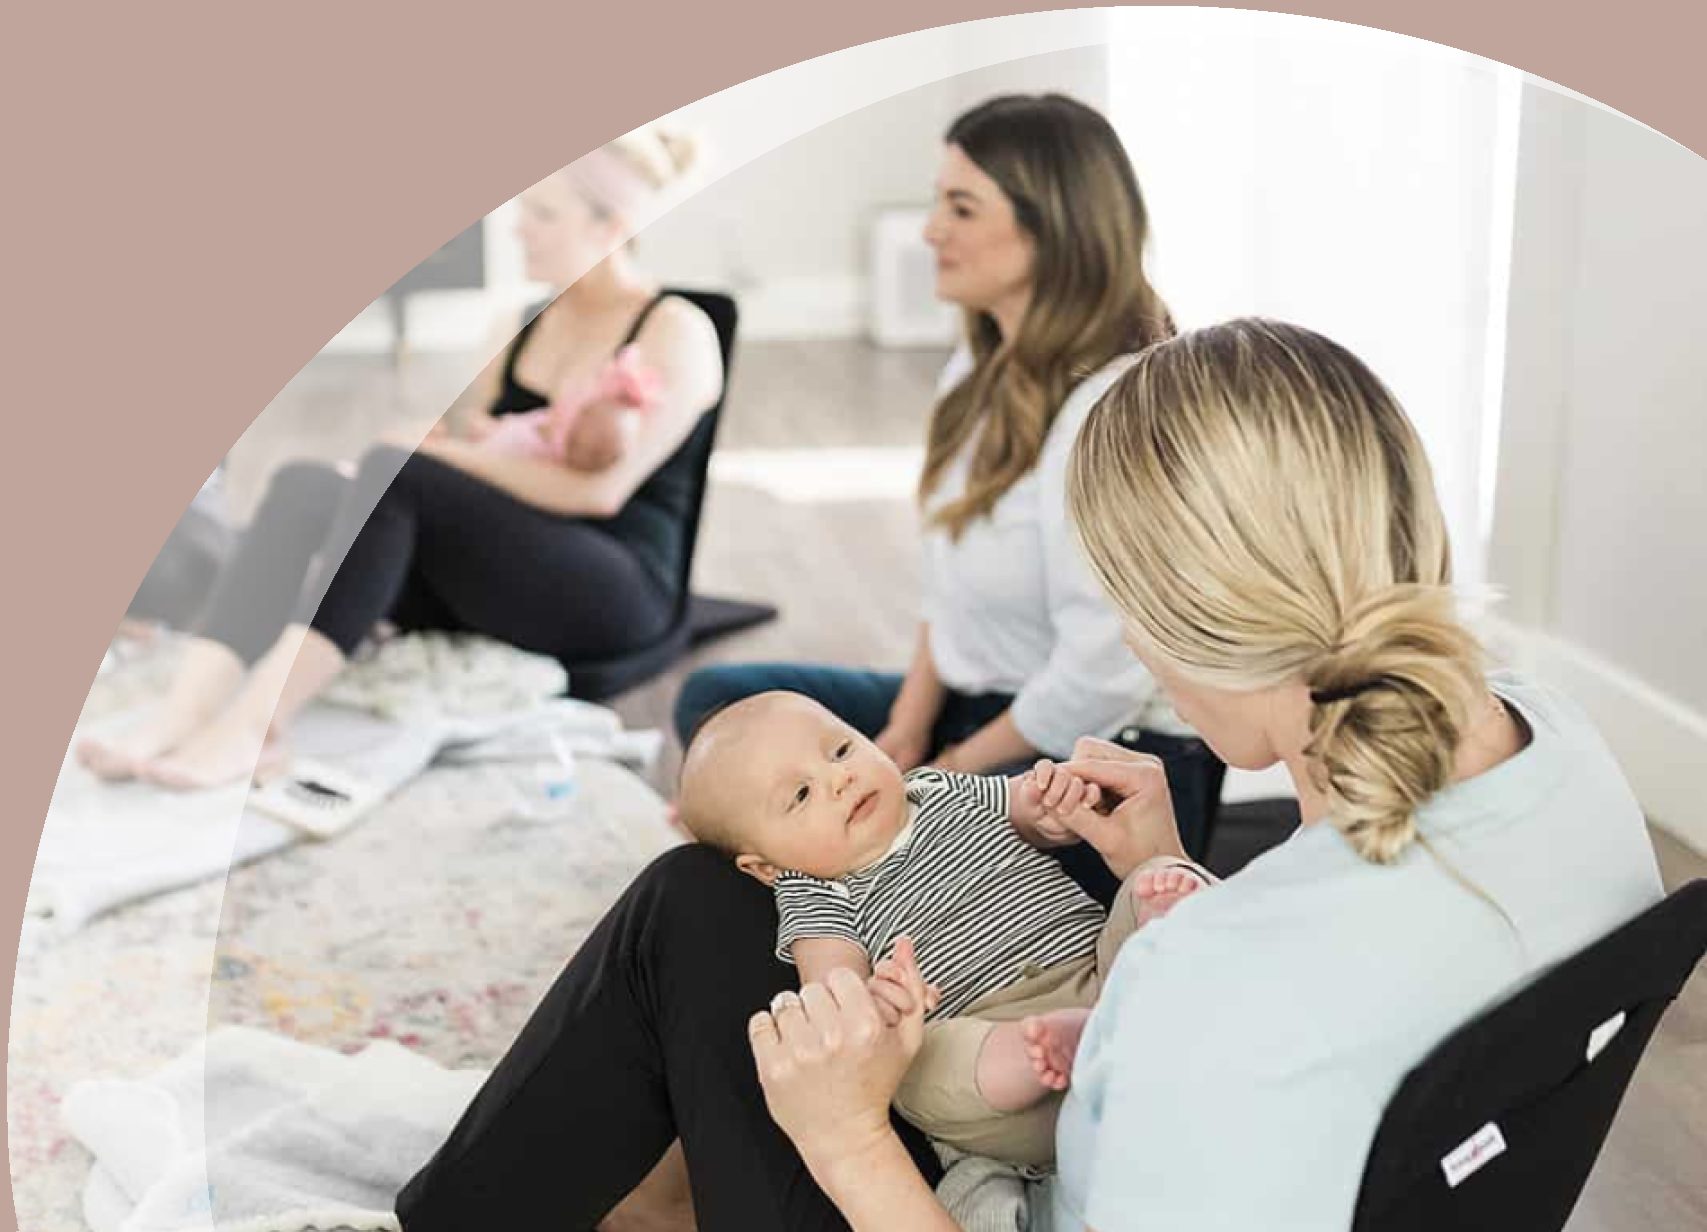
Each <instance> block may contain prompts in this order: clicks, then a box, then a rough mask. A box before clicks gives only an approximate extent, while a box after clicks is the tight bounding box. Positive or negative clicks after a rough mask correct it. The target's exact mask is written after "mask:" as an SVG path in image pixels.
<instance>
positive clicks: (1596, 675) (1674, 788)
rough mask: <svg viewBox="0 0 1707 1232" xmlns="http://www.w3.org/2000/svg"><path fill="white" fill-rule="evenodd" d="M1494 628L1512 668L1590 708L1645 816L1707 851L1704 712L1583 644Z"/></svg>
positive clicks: (1706, 724)
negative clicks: (1696, 709) (1668, 694)
mask: <svg viewBox="0 0 1707 1232" xmlns="http://www.w3.org/2000/svg"><path fill="white" fill-rule="evenodd" d="M1493 632H1494V636H1493V638H1492V639H1491V640H1492V641H1493V644H1494V647H1495V649H1496V651H1497V652H1499V653H1501V654H1502V655H1503V656H1504V657H1506V658H1507V659H1508V661H1510V662H1511V663H1512V665H1513V666H1515V667H1517V668H1519V669H1520V670H1522V671H1524V672H1527V673H1528V674H1530V675H1532V676H1534V677H1535V678H1536V679H1537V680H1540V681H1543V682H1545V683H1547V684H1549V685H1552V686H1554V687H1555V688H1557V689H1559V691H1560V692H1562V693H1564V694H1565V695H1566V696H1568V697H1570V698H1571V699H1572V700H1573V701H1575V702H1576V703H1577V704H1578V705H1579V706H1581V707H1582V708H1583V709H1584V710H1586V711H1587V712H1588V714H1589V717H1590V718H1592V719H1593V720H1594V723H1595V725H1596V726H1597V727H1598V728H1599V729H1600V732H1601V735H1602V736H1604V737H1605V738H1606V742H1607V744H1609V745H1610V746H1611V747H1612V752H1613V754H1614V756H1616V757H1617V758H1618V763H1619V765H1620V766H1622V767H1623V769H1624V776H1625V777H1626V778H1627V779H1629V780H1630V786H1631V787H1632V788H1633V789H1634V790H1635V792H1636V798H1637V799H1638V800H1640V801H1641V804H1642V811H1643V812H1645V813H1646V814H1647V815H1648V817H1649V819H1650V820H1652V821H1653V822H1654V824H1655V825H1657V826H1659V827H1660V828H1661V829H1663V830H1665V831H1666V832H1667V833H1668V834H1670V835H1672V836H1673V837H1674V838H1676V839H1678V841H1680V842H1682V843H1685V844H1687V845H1688V846H1690V847H1692V848H1694V849H1695V850H1696V851H1698V852H1700V853H1702V854H1703V855H1707V715H1703V714H1700V713H1698V712H1697V711H1695V710H1692V709H1690V708H1689V707H1688V706H1685V705H1684V704H1683V703H1682V702H1679V701H1678V700H1677V699H1675V698H1673V697H1669V696H1667V695H1666V694H1665V693H1662V692H1661V691H1660V690H1658V689H1656V688H1654V687H1653V686H1652V685H1650V684H1648V683H1647V682H1645V681H1643V680H1639V679H1637V678H1636V677H1635V676H1634V675H1632V674H1631V673H1630V672H1629V671H1627V670H1625V669H1624V668H1621V667H1619V666H1618V665H1616V664H1614V663H1611V662H1609V661H1608V660H1606V659H1604V658H1602V657H1601V656H1599V655H1597V654H1595V653H1594V652H1593V651H1590V650H1587V649H1585V648H1583V647H1582V646H1579V645H1576V644H1574V643H1571V642H1567V641H1564V640H1562V639H1560V638H1557V637H1554V636H1552V635H1550V634H1547V633H1542V632H1539V631H1536V630H1531V629H1524V628H1521V627H1518V626H1514V625H1511V624H1508V623H1502V622H1496V623H1495V625H1494V630H1493Z"/></svg>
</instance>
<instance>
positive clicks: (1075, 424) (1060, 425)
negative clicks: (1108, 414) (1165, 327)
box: [1043, 355, 1137, 461]
mask: <svg viewBox="0 0 1707 1232" xmlns="http://www.w3.org/2000/svg"><path fill="white" fill-rule="evenodd" d="M1136 358H1137V356H1136V355H1116V356H1115V357H1114V358H1113V359H1111V360H1109V361H1108V362H1107V363H1106V364H1104V365H1103V366H1102V367H1100V368H1098V369H1097V370H1096V371H1095V372H1092V373H1089V374H1088V375H1086V376H1084V377H1082V378H1081V379H1080V380H1079V382H1078V383H1077V384H1076V385H1074V386H1073V387H1072V389H1070V390H1069V391H1068V392H1067V397H1066V400H1065V401H1063V402H1062V403H1061V409H1060V410H1059V411H1057V412H1056V414H1055V419H1054V422H1053V423H1051V424H1050V425H1049V435H1048V436H1047V437H1046V438H1045V440H1044V445H1043V448H1044V452H1045V453H1052V454H1056V455H1059V456H1060V457H1061V458H1062V459H1063V461H1064V459H1065V457H1066V454H1067V453H1068V451H1069V450H1071V448H1072V445H1073V442H1074V441H1075V440H1077V439H1078V436H1079V429H1081V428H1083V427H1084V426H1085V420H1087V419H1089V418H1090V414H1091V411H1092V410H1093V409H1095V407H1096V404H1097V403H1098V402H1099V401H1101V399H1102V396H1103V395H1104V394H1106V393H1107V392H1108V391H1109V390H1110V389H1111V388H1112V387H1113V385H1114V383H1115V382H1116V381H1118V380H1119V379H1120V377H1121V374H1122V373H1124V372H1125V371H1126V370H1127V369H1128V368H1130V367H1131V366H1132V361H1133V360H1135V359H1136Z"/></svg>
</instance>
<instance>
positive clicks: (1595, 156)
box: [1492, 84, 1707, 849]
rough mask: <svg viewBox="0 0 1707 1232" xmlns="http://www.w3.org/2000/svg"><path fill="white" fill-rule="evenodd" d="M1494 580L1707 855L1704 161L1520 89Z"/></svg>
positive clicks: (1544, 652) (1558, 99) (1645, 788)
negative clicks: (1706, 775) (1706, 780)
mask: <svg viewBox="0 0 1707 1232" xmlns="http://www.w3.org/2000/svg"><path fill="white" fill-rule="evenodd" d="M1514 240H1515V243H1514V252H1513V267H1512V276H1511V303H1510V337H1511V350H1510V353H1509V355H1508V362H1507V372H1506V382H1505V400H1504V421H1503V432H1502V442H1501V465H1500V468H1499V472H1498V483H1499V488H1498V494H1497V499H1496V517H1495V521H1494V533H1493V540H1492V544H1493V550H1492V569H1493V576H1494V580H1495V581H1497V582H1499V583H1501V584H1502V585H1503V586H1504V587H1505V588H1506V590H1507V592H1508V595H1509V598H1508V602H1507V605H1506V607H1507V612H1508V614H1509V616H1510V617H1511V618H1512V619H1513V620H1514V621H1515V622H1516V623H1517V624H1518V625H1519V626H1520V628H1519V634H1520V636H1526V637H1527V638H1528V640H1529V642H1530V644H1531V654H1532V655H1533V656H1534V657H1535V661H1536V662H1538V663H1539V664H1540V665H1541V667H1542V669H1543V670H1545V671H1547V672H1550V673H1552V674H1554V675H1556V676H1557V677H1558V678H1559V679H1560V681H1561V682H1562V683H1566V684H1567V685H1568V687H1571V688H1572V691H1573V692H1574V693H1576V694H1577V695H1578V696H1579V697H1580V698H1582V699H1583V700H1585V701H1587V702H1589V704H1590V705H1591V708H1593V709H1595V710H1596V712H1597V717H1598V718H1599V719H1600V721H1601V725H1602V727H1603V729H1604V730H1606V731H1607V734H1608V736H1609V737H1610V738H1611V739H1612V740H1613V742H1614V744H1615V745H1616V746H1617V747H1618V750H1619V753H1620V755H1621V758H1622V760H1623V761H1624V764H1625V767H1626V770H1627V772H1628V773H1629V774H1630V776H1631V778H1632V780H1633V781H1634V782H1635V784H1636V787H1637V790H1638V792H1639V794H1641V795H1642V796H1643V802H1644V804H1645V805H1646V806H1647V807H1648V808H1649V809H1650V811H1651V812H1652V813H1653V814H1654V815H1655V816H1656V818H1658V819H1659V820H1660V821H1662V822H1663V823H1666V824H1668V825H1669V826H1670V827H1671V828H1673V829H1675V830H1678V831H1679V832H1681V833H1684V834H1685V835H1686V836H1689V837H1691V838H1692V839H1693V840H1694V841H1695V842H1696V844H1697V845H1698V846H1701V847H1703V848H1704V849H1707V799H1704V798H1703V796H1702V794H1701V791H1700V783H1701V778H1702V773H1703V771H1704V770H1707V431H1704V430H1703V429H1704V426H1707V345H1703V340H1702V320H1703V317H1702V312H1701V307H1700V305H1701V299H1702V295H1703V289H1704V288H1707V162H1704V161H1703V160H1702V159H1701V158H1699V157H1697V156H1696V155H1694V154H1692V153H1691V152H1690V151H1688V150H1686V149H1684V148H1683V147H1682V146H1679V145H1677V144H1676V143H1674V142H1672V141H1670V140H1668V139H1667V138H1665V137H1663V136H1661V135H1659V134H1658V133H1655V132H1652V131H1651V130H1648V129H1645V128H1643V127H1642V126H1641V125H1638V124H1636V123H1634V122H1632V121H1629V120H1626V119H1623V118H1621V117H1619V116H1616V115H1613V114H1611V113H1609V112H1606V111H1603V110H1601V109H1599V108H1597V107H1595V106H1593V105H1592V104H1589V103H1587V102H1582V101H1579V100H1576V99H1574V98H1570V97H1567V96H1564V95H1560V94H1557V93H1555V92H1554V91H1552V90H1550V89H1548V88H1546V87H1544V86H1539V85H1535V84H1530V85H1528V86H1526V88H1525V96H1524V103H1523V121H1522V146H1521V152H1520V161H1519V172H1518V180H1517V201H1516V219H1515V229H1514Z"/></svg>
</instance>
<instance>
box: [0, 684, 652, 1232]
mask: <svg viewBox="0 0 1707 1232" xmlns="http://www.w3.org/2000/svg"><path fill="white" fill-rule="evenodd" d="M112 692H113V690H112V689H110V688H109V689H107V690H106V691H105V694H106V695H105V696H101V695H102V694H103V690H102V688H101V687H100V686H98V687H97V690H96V694H95V695H92V697H91V707H97V706H102V705H111V704H113V699H112V696H111V694H112ZM92 713H93V711H92V710H87V709H86V714H91V715H92ZM579 769H580V774H579V781H578V789H577V791H576V793H575V795H574V797H573V799H572V802H571V804H570V806H569V807H568V808H567V809H565V810H564V811H563V812H562V814H561V815H560V816H559V817H558V818H556V819H555V820H552V821H550V822H539V821H530V820H526V819H523V818H521V817H518V816H517V815H516V812H517V810H516V809H515V808H514V807H513V806H512V803H511V802H512V801H513V800H514V799H515V792H514V785H516V784H519V783H523V782H525V781H526V780H527V779H528V778H530V777H531V774H532V770H533V767H531V766H527V765H496V764H488V765H476V766H466V767H454V768H453V767H442V768H434V769H431V770H429V771H427V772H426V773H425V774H423V775H422V776H421V777H420V778H418V779H417V780H416V781H414V782H413V783H411V784H410V785H409V786H408V787H407V788H405V789H404V790H403V791H402V792H400V793H399V794H398V795H397V796H395V797H394V798H393V799H391V800H390V801H388V802H387V803H386V804H385V805H384V806H383V807H382V808H380V809H379V810H377V811H376V812H375V813H373V814H372V815H371V816H369V817H368V818H367V819H366V820H365V821H363V822H362V823H360V824H359V825H357V826H356V827H355V828H354V829H353V830H352V831H350V832H349V833H347V834H345V835H343V836H342V837H340V838H338V839H336V840H334V841H332V842H329V843H324V844H309V845H304V846H299V847H295V848H291V849H289V850H287V851H285V852H283V853H281V854H279V855H276V856H273V857H270V858H268V859H265V860H262V861H261V862H259V863H257V864H255V865H252V866H250V867H248V868H244V869H239V870H236V871H235V872H233V873H232V874H231V876H230V878H229V879H228V880H227V881H226V882H225V883H224V884H219V883H212V884H208V885H203V886H198V887H195V888H192V889H189V890H185V891H180V892H178V893H175V894H170V895H166V896H163V897H160V898H157V899H153V900H151V901H147V902H143V903H139V904H135V905H133V906H131V907H129V908H126V909H123V910H121V911H119V912H116V913H115V914H113V915H111V916H108V917H106V918H104V919H99V920H96V921H95V922H94V923H92V924H90V925H89V926H88V927H87V928H86V929H84V930H83V931H82V932H80V933H78V934H76V935H74V936H72V937H70V938H69V939H67V940H65V941H63V942H61V943H59V944H57V945H54V946H52V947H51V948H42V949H40V950H39V951H37V952H34V953H28V954H25V955H23V956H22V957H21V958H20V962H19V968H18V977H17V983H16V985H15V987H14V989H13V1002H12V1024H11V1036H10V1047H9V1055H8V1058H7V1069H6V1074H7V1129H8V1135H7V1136H8V1142H9V1145H10V1155H11V1169H12V1190H13V1196H14V1200H15V1202H16V1204H17V1212H18V1219H19V1228H20V1230H21V1232H83V1230H84V1228H85V1223H84V1220H83V1217H82V1213H81V1191H82V1186H83V1181H84V1178H85V1176H86V1175H87V1172H88V1166H89V1160H88V1156H87V1155H86V1154H85V1153H84V1152H83V1151H82V1149H81V1148H80V1147H79V1146H77V1145H76V1144H75V1143H74V1142H72V1141H70V1140H69V1139H68V1138H67V1137H66V1135H65V1133H64V1131H63V1130H62V1129H61V1128H60V1125H59V1102H60V1100H61V1099H62V1098H63V1096H64V1093H65V1091H66V1090H67V1088H68V1087H69V1086H70V1085H71V1084H72V1083H74V1082H76V1081H78V1080H80V1079H83V1078H92V1077H100V1076H106V1075H122V1076H137V1075H142V1074H145V1073H148V1072H149V1071H151V1070H153V1069H155V1068H156V1067H158V1066H160V1065H162V1064H164V1063H165V1062H166V1061H167V1060H169V1059H170V1058H171V1057H173V1056H175V1055H176V1054H178V1053H179V1052H181V1051H182V1050H183V1049H184V1048H185V1047H186V1046H187V1045H188V1044H190V1043H191V1042H193V1041H194V1040H195V1039H196V1038H198V1037H199V1035H200V1034H201V1033H203V1032H204V1031H206V1030H207V1029H208V1028H209V1027H210V1026H215V1025H222V1024H228V1023H229V1024H243V1025H247V1026H254V1027H260V1028H264V1029H267V1030H271V1031H276V1032H279V1033H281V1034H285V1035H289V1036H292V1037H294V1038H297V1039H301V1040H305V1041H308V1042H310V1043H315V1044H323V1045H326V1046H329V1047H333V1048H337V1049H340V1050H343V1051H355V1050H356V1049H358V1048H360V1047H361V1046H362V1044H363V1042H364V1041H367V1040H372V1039H392V1040H396V1041H397V1042H399V1043H402V1044H404V1045H406V1046H408V1047H410V1048H414V1049H416V1050H418V1051H420V1052H422V1053H423V1054H425V1055H426V1056H429V1057H431V1058H433V1059H434V1060H436V1061H439V1062H441V1063H443V1064H445V1065H449V1066H455V1067H468V1066H488V1065H490V1064H491V1063H492V1062H493V1061H495V1060H496V1059H497V1057H498V1056H499V1054H501V1053H502V1051H503V1049H504V1047H505V1045H506V1044H507V1043H508V1042H509V1040H510V1039H511V1038H512V1037H513V1036H514V1034H515V1033H516V1032H517V1031H518V1030H519V1029H520V1028H521V1025H522V1023H523V1022H524V1021H526V1018H527V1015H528V1013H529V1011H530V1010H531V1009H532V1008H533V1006H534V1004H535V1003H536V1002H537V1000H538V998H539V997H540V996H541V995H542V994H543V993H544V991H545V989H546V988H547V987H548V986H549V985H550V983H551V980H552V979H553V978H554V977H555V976H556V974H557V972H558V970H559V969H560V968H561V966H562V964H563V962H564V960H565V959H566V958H567V957H568V956H569V955H570V954H572V953H574V951H575V949H576V948H577V947H578V946H579V945H580V943H581V941H582V940H583V939H584V938H585V937H586V935H587V933H588V932H589V931H591V929H592V927H593V926H594V924H596V923H597V921H598V919H599V917H600V916H601V915H602V914H603V913H604V911H605V910H606V909H607V908H608V907H609V906H610V904H611V903H612V902H613V901H615V899H616V898H617V896H618V895H619V894H620V893H621V892H622V890H623V888H624V887H625V886H626V885H627V884H628V883H629V881H631V880H632V879H633V877H634V875H635V873H636V872H638V871H639V869H640V868H641V867H643V866H644V864H645V863H646V862H647V861H648V860H649V859H651V858H652V857H653V856H655V855H657V854H658V853H659V852H661V851H663V850H665V849H666V848H668V847H669V846H670V845H671V844H672V843H673V842H674V841H675V840H674V835H673V832H672V831H670V830H669V828H668V827H667V826H666V825H665V824H664V819H663V806H662V802H661V801H660V800H659V799H658V797H657V796H656V794H655V793H653V792H652V791H651V790H650V789H649V788H648V787H646V786H645V785H644V784H643V783H641V782H640V780H639V779H637V778H635V777H634V776H633V775H631V774H629V773H628V772H627V771H625V770H623V769H621V768H619V767H616V766H613V765H610V764H607V763H602V762H595V761H586V760H583V761H582V762H581V763H580V767H579Z"/></svg>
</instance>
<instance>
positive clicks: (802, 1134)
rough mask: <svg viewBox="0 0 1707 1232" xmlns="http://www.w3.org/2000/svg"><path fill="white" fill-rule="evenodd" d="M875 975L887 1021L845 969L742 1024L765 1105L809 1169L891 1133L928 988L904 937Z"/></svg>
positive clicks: (920, 1036)
mask: <svg viewBox="0 0 1707 1232" xmlns="http://www.w3.org/2000/svg"><path fill="white" fill-rule="evenodd" d="M874 976H875V978H879V979H882V980H883V981H884V983H885V985H886V991H885V994H884V1000H885V1001H886V1002H887V1008H888V1009H889V1010H890V1011H892V1012H893V1015H894V1021H895V1025H894V1026H892V1027H891V1026H886V1025H885V1023H884V1019H885V1007H884V1006H880V1005H879V1003H878V1001H877V999H876V998H875V997H874V996H873V995H872V992H871V990H870V989H869V988H868V987H867V986H866V982H865V981H864V980H863V979H861V978H860V977H859V976H858V975H856V974H855V973H854V972H852V971H850V970H848V969H847V968H845V967H839V968H837V969H836V970H834V971H832V972H830V974H829V976H828V977H827V978H826V979H825V981H824V982H823V983H821V984H808V985H806V987H804V988H803V989H801V990H800V992H799V993H793V992H784V993H779V994H778V995H777V998H776V999H775V1000H774V1001H773V1002H772V1003H771V1008H770V1009H768V1010H761V1011H760V1012H759V1013H757V1014H754V1015H753V1017H752V1019H751V1020H750V1021H749V1022H748V1024H747V1034H748V1037H749V1038H750V1039H751V1041H752V1045H753V1058H754V1060H755V1061H757V1063H758V1067H759V1083H760V1085H761V1086H763V1087H764V1092H765V1104H766V1106H767V1107H768V1108H769V1109H770V1113H771V1117H772V1118H773V1119H774V1120H775V1121H776V1123H777V1124H778V1125H779V1126H781V1127H782V1130H783V1132H784V1133H786V1134H787V1135H788V1136H789V1138H790V1139H791V1140H792V1141H793V1142H794V1145H795V1147H796V1148H797V1149H798V1150H799V1151H800V1155H801V1158H802V1159H803V1160H805V1161H806V1166H807V1167H808V1168H810V1169H812V1171H813V1172H814V1174H815V1175H816V1174H819V1173H820V1169H823V1168H827V1167H828V1166H830V1165H831V1164H833V1163H834V1162H835V1161H836V1160H838V1159H840V1158H844V1157H848V1156H854V1155H859V1154H862V1153H865V1152H867V1151H870V1150H872V1149H874V1148H879V1147H880V1146H881V1144H883V1143H884V1142H885V1140H886V1139H887V1138H888V1137H890V1136H891V1135H892V1134H893V1132H894V1131H893V1130H892V1129H891V1127H890V1124H889V1104H890V1101H891V1100H892V1099H893V1098H894V1097H895V1090H896V1088H897V1087H899V1086H900V1085H901V1077H902V1075H903V1074H905V1073H906V1072H907V1066H908V1065H910V1064H911V1063H912V1060H913V1057H914V1055H915V1054H916V1053H917V1052H918V1051H919V1045H920V1044H921V1043H922V1042H923V1041H924V1029H925V1028H924V1020H925V1007H926V1005H927V1000H928V997H929V993H928V992H927V990H926V987H925V982H924V977H923V976H922V975H921V974H920V973H919V966H918V962H917V961H916V959H915V957H914V954H913V943H912V940H911V939H910V938H907V937H902V938H901V939H900V940H898V941H897V942H896V943H895V952H894V955H893V957H892V958H890V959H886V960H885V961H884V962H883V963H880V964H879V965H878V969H877V971H876V972H875V973H874Z"/></svg>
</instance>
